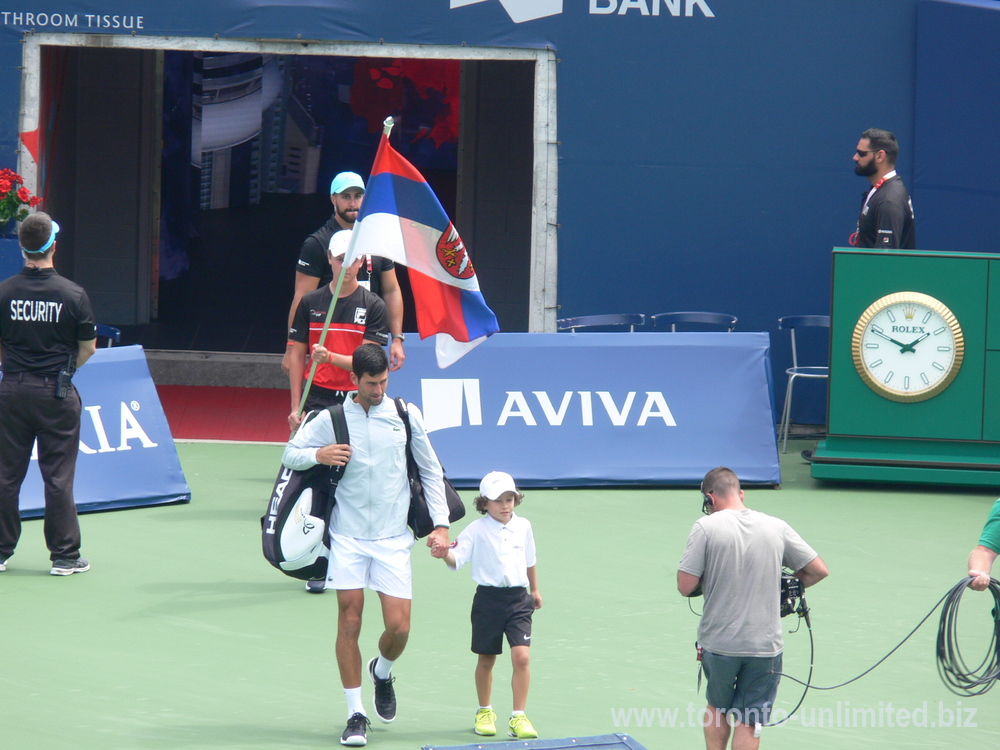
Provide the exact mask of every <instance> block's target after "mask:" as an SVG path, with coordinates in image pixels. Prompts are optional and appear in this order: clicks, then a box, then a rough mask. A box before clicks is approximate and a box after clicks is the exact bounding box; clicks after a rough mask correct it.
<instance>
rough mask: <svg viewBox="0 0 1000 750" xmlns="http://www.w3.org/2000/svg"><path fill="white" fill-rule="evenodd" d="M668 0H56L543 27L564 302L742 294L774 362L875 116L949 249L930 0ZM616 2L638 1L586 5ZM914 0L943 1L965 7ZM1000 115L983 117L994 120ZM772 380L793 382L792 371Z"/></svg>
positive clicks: (843, 224) (711, 301) (529, 38)
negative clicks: (930, 88) (926, 158)
mask: <svg viewBox="0 0 1000 750" xmlns="http://www.w3.org/2000/svg"><path fill="white" fill-rule="evenodd" d="M518 1H519V0H504V2H506V3H507V5H508V6H510V7H514V6H516V5H518ZM658 1H659V2H660V3H661V4H660V5H659V15H653V12H652V8H653V7H654V5H655V4H654V3H653V0H565V2H564V3H563V12H562V13H561V14H558V15H552V16H549V17H545V18H540V19H537V20H529V21H525V22H523V23H514V22H513V21H512V20H511V17H510V16H509V15H508V13H507V11H506V10H505V7H504V4H503V3H502V2H501V0H485V1H484V2H479V3H476V4H473V5H467V6H464V7H460V8H454V9H452V8H450V3H449V0H423V1H422V2H419V3H417V2H412V0H341V1H340V2H331V1H330V0H324V1H323V2H320V1H319V0H286V1H285V2H281V1H278V2H275V1H274V0H271V2H268V3H266V7H260V6H262V5H265V4H264V3H262V2H261V0H252V1H251V0H229V1H228V2H213V3H194V2H190V0H186V1H184V2H175V3H172V4H169V6H166V5H164V4H161V3H159V2H150V1H149V0H146V1H140V0H135V1H133V2H128V3H125V2H96V1H95V0H89V1H88V0H84V1H83V2H73V3H70V2H65V1H63V2H59V1H53V2H50V3H47V6H48V7H47V8H46V10H47V12H49V13H69V14H76V15H77V17H78V19H79V23H80V27H78V28H77V29H75V30H74V31H76V32H83V31H87V29H85V28H83V26H84V25H85V20H84V14H86V13H100V14H115V13H117V14H127V15H129V16H131V17H137V16H142V29H140V30H137V33H140V34H150V35H190V36H205V37H211V36H214V35H215V34H218V35H219V36H220V37H255V36H261V37H267V38H272V39H273V38H291V39H295V38H297V36H298V35H300V34H301V35H302V37H303V38H316V37H320V38H324V39H338V40H347V41H362V40H363V41H378V40H379V39H384V40H385V41H386V42H399V43H410V42H416V43H438V44H462V43H465V44H468V45H472V46H479V45H488V46H517V47H536V48H537V47H542V46H545V45H550V46H552V47H554V48H555V49H556V50H557V55H558V58H559V63H558V65H557V75H558V92H559V100H558V118H559V121H558V132H559V140H560V143H561V145H560V148H559V223H560V225H561V228H560V230H559V303H560V306H561V309H560V310H559V315H560V317H566V316H572V315H580V314H587V313H598V312H644V313H647V314H651V313H656V312H661V311H665V310H670V309H674V310H683V309H717V310H721V311H725V312H731V313H734V314H736V315H737V316H739V318H740V324H739V329H740V330H743V331H748V330H767V331H772V332H774V333H775V335H774V336H773V342H774V354H775V371H776V372H778V373H780V372H781V370H782V369H783V368H784V367H785V366H786V364H788V363H787V359H788V357H789V355H788V345H787V341H786V337H785V335H784V333H781V334H778V333H777V322H776V321H777V318H778V317H779V316H781V315H786V314H791V313H822V312H826V311H828V309H829V284H830V249H831V248H832V247H834V246H841V245H844V244H846V241H847V237H848V235H849V234H850V233H851V232H852V231H853V230H854V223H855V218H856V214H857V210H858V205H859V203H860V196H861V193H862V191H863V189H864V186H865V184H866V182H865V180H864V179H863V178H860V177H857V176H855V175H854V173H853V166H854V165H853V162H852V161H851V156H852V154H853V150H854V146H855V145H856V143H857V139H858V137H859V134H860V133H861V131H862V130H864V129H865V128H867V127H872V126H876V127H884V128H887V129H890V130H893V131H895V132H896V134H897V136H898V138H899V141H900V143H901V147H902V151H901V157H900V162H899V170H900V173H901V175H902V177H903V179H904V181H906V182H907V184H909V185H910V186H911V188H913V189H912V193H913V201H914V205H915V208H916V212H917V233H918V239H919V240H921V241H920V247H921V248H926V249H945V248H939V247H937V246H936V243H937V242H938V241H939V239H940V236H941V235H940V233H937V232H931V231H928V232H927V233H926V234H924V233H923V227H924V226H925V225H926V226H927V227H928V228H931V227H935V226H936V225H937V224H938V223H939V222H941V221H942V220H943V219H942V213H943V211H945V210H947V209H948V207H949V206H950V202H953V196H949V195H943V194H942V192H941V191H940V190H931V186H930V185H925V184H924V183H921V182H918V181H916V180H915V179H914V159H913V154H914V147H915V137H916V136H915V119H916V117H915V98H916V89H917V81H916V79H917V74H916V53H917V6H918V0H842V1H841V2H839V3H826V4H811V3H802V2H799V1H798V0H796V1H794V2H793V0H769V2H766V3H751V2H747V1H746V0H704V1H703V2H702V3H701V4H699V3H698V2H693V4H692V0H680V7H682V8H683V7H685V3H687V4H689V5H692V7H691V12H692V15H691V16H690V17H687V16H685V15H683V13H682V14H681V15H680V16H679V17H674V16H672V15H671V14H670V12H669V10H668V5H667V4H666V3H665V2H664V0H658ZM671 1H673V0H671ZM612 4H613V5H614V6H615V7H617V8H618V10H619V11H621V10H623V9H624V10H625V13H624V14H621V13H620V12H619V13H596V12H590V11H591V9H592V8H607V7H609V6H611V5H612ZM919 4H921V5H934V6H945V11H944V12H945V13H948V12H949V9H951V12H953V11H954V8H955V7H956V6H958V5H960V4H953V3H943V2H929V1H927V2H921V3H919ZM974 5H975V3H974ZM978 5H983V3H979V4H978ZM994 5H995V4H994ZM521 7H530V4H529V5H524V3H523V0H521ZM705 7H708V8H710V10H711V12H712V13H713V14H714V17H706V15H705V13H704V12H703V8H705ZM88 8H89V9H90V10H87V9H88ZM644 9H646V10H649V11H650V12H649V14H648V15H644V14H643V10H644ZM977 10H980V12H983V11H982V9H977ZM997 15H998V14H996V13H994V14H993V16H994V18H996V17H997ZM23 20H24V19H22V22H23ZM12 21H13V17H12V16H11V15H7V16H3V15H0V96H2V98H3V101H6V102H14V101H17V99H18V96H19V72H18V70H17V66H18V65H19V64H20V44H19V39H20V32H21V30H22V29H21V28H18V27H16V26H15V25H14V24H13V23H12ZM132 23H133V25H135V24H136V23H137V21H136V20H135V19H133V21H132ZM36 28H38V26H37V25H36ZM39 30H42V29H41V28H39ZM45 30H46V31H60V30H65V29H57V28H53V27H51V26H50V27H48V28H46V29H45ZM92 30H97V29H92ZM100 31H102V32H105V33H106V32H108V31H109V30H108V29H100ZM125 33H131V32H125ZM990 33H992V28H991V30H990ZM994 39H995V37H994ZM954 41H955V40H952V43H954ZM995 47H996V45H995V44H994V45H993V49H995ZM983 59H985V58H983ZM948 63H949V60H948V59H944V60H941V61H938V62H936V64H938V65H944V66H947V65H948ZM994 75H995V74H994ZM16 116H17V110H16V108H15V107H13V106H8V107H4V108H0V165H2V166H13V164H14V158H13V151H14V144H15V130H16ZM977 116H978V112H977ZM940 117H941V119H942V121H943V122H944V123H947V121H948V114H947V113H940ZM994 124H995V120H993V121H991V122H989V123H987V124H986V125H985V126H984V124H982V123H976V125H977V127H978V129H979V130H980V131H982V132H986V131H987V130H989V131H992V130H993V129H994V127H993V126H994ZM935 132H936V131H935ZM951 158H955V155H953V156H952V157H951ZM995 174H996V171H995V170H994V171H993V172H992V173H991V177H992V175H995ZM925 182H926V181H925ZM923 237H927V238H928V241H927V242H924V241H923ZM956 244H957V243H952V246H955V245H956ZM776 385H777V388H778V390H779V392H780V391H782V390H783V387H784V383H783V378H778V379H777V383H776ZM816 409H818V410H819V412H818V414H815V415H814V416H818V417H819V418H820V420H821V418H822V404H821V403H818V401H817V404H816ZM796 419H797V420H799V421H809V415H808V414H797V415H796Z"/></svg>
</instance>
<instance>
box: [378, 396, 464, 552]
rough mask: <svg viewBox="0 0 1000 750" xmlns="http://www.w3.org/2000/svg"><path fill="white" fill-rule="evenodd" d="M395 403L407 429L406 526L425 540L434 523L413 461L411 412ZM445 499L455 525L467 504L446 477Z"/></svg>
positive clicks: (402, 402) (418, 470)
mask: <svg viewBox="0 0 1000 750" xmlns="http://www.w3.org/2000/svg"><path fill="white" fill-rule="evenodd" d="M394 401H395V404H396V411H397V412H399V418H400V419H402V420H403V426H404V427H406V476H407V478H408V479H409V481H410V510H409V513H408V514H407V517H406V525H407V526H409V527H410V528H411V529H412V530H413V535H414V536H415V537H416V538H417V539H423V538H424V537H425V536H427V535H428V534H430V533H431V532H432V531H434V521H432V520H431V512H430V510H428V508H427V498H425V497H424V484H423V482H422V481H420V468H419V467H418V466H417V462H416V461H415V460H414V459H413V451H412V450H410V443H411V441H412V438H413V433H411V432H410V412H409V411H408V410H407V408H406V402H405V401H404V400H403V399H401V398H396V399H394ZM441 471H442V473H443V472H444V467H442V468H441ZM444 498H445V500H447V501H448V522H449V523H455V521H458V520H459V519H461V518H464V517H465V504H464V503H463V502H462V498H461V497H460V496H459V494H458V492H457V491H456V490H455V488H454V487H453V486H452V484H451V481H449V479H448V477H444Z"/></svg>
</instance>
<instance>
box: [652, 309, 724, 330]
mask: <svg viewBox="0 0 1000 750" xmlns="http://www.w3.org/2000/svg"><path fill="white" fill-rule="evenodd" d="M649 319H650V320H651V321H652V323H653V328H654V329H656V330H661V329H664V328H667V327H668V326H669V327H670V330H671V331H676V330H677V325H678V324H681V325H686V324H691V323H696V324H698V325H709V326H718V327H720V328H723V329H725V330H726V331H732V330H733V329H734V328H736V320H737V318H736V316H735V315H729V314H728V313H718V312H665V313H657V314H656V315H651V316H650V318H649Z"/></svg>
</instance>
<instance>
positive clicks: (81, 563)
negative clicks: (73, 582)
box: [49, 557, 90, 576]
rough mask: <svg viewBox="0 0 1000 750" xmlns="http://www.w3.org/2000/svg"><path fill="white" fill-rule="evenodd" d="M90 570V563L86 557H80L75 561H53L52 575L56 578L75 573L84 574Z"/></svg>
mask: <svg viewBox="0 0 1000 750" xmlns="http://www.w3.org/2000/svg"><path fill="white" fill-rule="evenodd" d="M88 570H90V563H89V562H88V561H87V558H85V557H78V558H76V559H75V560H53V561H52V570H50V571H49V573H50V574H52V575H54V576H69V575H73V574H74V573H84V572H86V571H88Z"/></svg>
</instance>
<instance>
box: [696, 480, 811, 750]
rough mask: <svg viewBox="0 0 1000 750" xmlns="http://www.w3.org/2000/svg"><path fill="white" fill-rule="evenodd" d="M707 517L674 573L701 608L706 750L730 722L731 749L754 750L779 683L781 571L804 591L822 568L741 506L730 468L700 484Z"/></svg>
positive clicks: (779, 528)
mask: <svg viewBox="0 0 1000 750" xmlns="http://www.w3.org/2000/svg"><path fill="white" fill-rule="evenodd" d="M701 492H702V497H703V499H704V504H703V507H702V509H703V510H704V512H705V513H706V514H707V518H702V519H700V520H699V521H697V522H696V523H695V524H694V527H693V528H692V529H691V533H690V535H689V536H688V542H687V548H686V549H685V550H684V555H683V557H682V558H681V562H680V565H679V569H678V571H677V589H678V590H679V591H680V592H681V594H683V595H684V596H692V595H697V592H696V589H698V588H699V586H700V587H701V588H702V589H703V591H704V595H705V606H704V610H703V613H702V617H701V622H700V623H699V626H698V653H699V658H700V659H701V660H702V666H703V668H704V670H705V677H706V678H707V680H708V687H707V689H706V697H707V699H708V715H707V716H706V717H705V719H704V725H705V744H706V746H707V747H708V750H723V749H724V748H725V747H726V744H727V742H728V741H729V736H730V724H729V718H730V717H731V718H732V720H733V724H734V730H733V732H732V734H733V742H732V747H733V748H734V750H755V749H756V748H757V747H758V746H759V745H760V739H759V738H760V725H762V724H766V723H767V721H768V718H769V716H770V712H771V706H772V705H773V704H774V698H775V695H776V694H777V692H778V682H779V680H780V679H781V678H780V676H779V674H777V673H780V672H781V652H782V649H783V648H784V643H783V641H782V638H781V617H780V614H779V599H780V587H781V569H782V566H783V565H784V566H787V567H789V568H791V569H792V570H795V571H796V573H795V575H796V577H798V578H799V579H800V580H801V581H802V585H803V586H804V587H808V586H812V585H813V584H814V583H817V582H819V581H821V580H823V579H824V578H826V576H827V574H828V571H827V568H826V564H825V563H824V562H823V561H822V560H821V559H820V558H819V556H818V555H817V554H816V552H815V551H814V550H813V549H812V548H811V547H810V546H809V545H808V544H806V543H805V542H804V541H803V540H802V537H800V536H799V535H798V534H796V533H795V531H794V530H793V529H792V527H791V526H789V525H788V524H787V523H785V522H784V521H782V520H780V519H778V518H774V517H773V516H768V515H765V514H764V513H760V512H758V511H755V510H750V509H749V508H747V507H746V506H745V505H744V504H743V490H742V489H740V481H739V479H738V478H737V476H736V474H735V473H733V471H732V470H731V469H727V468H725V467H723V466H720V467H718V468H716V469H712V470H711V471H710V472H708V474H706V475H705V478H704V479H703V480H702V483H701Z"/></svg>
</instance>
